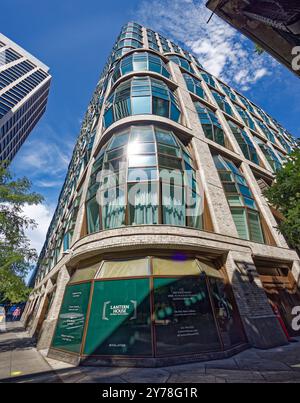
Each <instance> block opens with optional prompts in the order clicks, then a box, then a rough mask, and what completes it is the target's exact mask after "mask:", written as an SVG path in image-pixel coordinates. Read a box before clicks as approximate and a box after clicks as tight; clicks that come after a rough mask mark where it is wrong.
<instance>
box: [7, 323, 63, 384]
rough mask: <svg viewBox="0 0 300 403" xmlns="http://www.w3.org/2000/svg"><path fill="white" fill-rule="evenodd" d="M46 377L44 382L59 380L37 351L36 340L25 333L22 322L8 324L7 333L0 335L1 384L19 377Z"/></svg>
mask: <svg viewBox="0 0 300 403" xmlns="http://www.w3.org/2000/svg"><path fill="white" fill-rule="evenodd" d="M28 375H29V376H30V375H34V376H33V378H37V377H41V376H44V377H45V376H46V378H45V379H44V381H47V379H48V380H51V379H52V381H53V380H56V381H59V378H58V377H57V375H56V374H55V373H54V371H53V370H52V368H51V367H50V365H49V364H48V363H47V361H46V360H45V359H44V358H43V356H42V355H41V354H40V353H39V352H38V351H37V350H36V349H35V343H34V340H33V339H32V338H31V337H29V336H28V334H27V333H26V332H25V331H24V329H23V327H22V324H21V323H20V322H8V323H7V330H6V332H5V333H0V383H1V381H2V380H3V379H5V380H6V381H8V382H9V381H10V380H14V379H15V378H17V377H20V380H21V381H22V377H24V376H28Z"/></svg>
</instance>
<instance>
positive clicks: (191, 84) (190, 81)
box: [183, 73, 207, 99]
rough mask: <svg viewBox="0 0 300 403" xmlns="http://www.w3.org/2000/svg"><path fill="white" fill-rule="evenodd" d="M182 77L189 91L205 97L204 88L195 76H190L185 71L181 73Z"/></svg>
mask: <svg viewBox="0 0 300 403" xmlns="http://www.w3.org/2000/svg"><path fill="white" fill-rule="evenodd" d="M183 77H184V80H185V83H186V86H187V88H188V90H189V91H190V92H192V93H193V94H196V95H198V97H201V98H203V99H206V98H207V97H206V94H205V92H204V89H203V88H202V85H201V81H200V80H197V79H196V78H195V77H192V76H190V75H189V74H186V73H184V74H183Z"/></svg>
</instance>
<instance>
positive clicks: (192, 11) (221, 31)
mask: <svg viewBox="0 0 300 403" xmlns="http://www.w3.org/2000/svg"><path fill="white" fill-rule="evenodd" d="M205 3H206V0H198V1H196V0H195V1H193V0H153V1H151V2H149V1H145V0H144V1H142V2H141V4H140V7H139V9H138V12H137V20H138V21H139V22H141V23H144V24H145V25H147V26H149V27H150V28H152V29H154V30H156V31H159V32H161V33H162V34H163V35H165V36H167V37H169V38H170V39H172V40H174V41H179V42H181V43H182V44H183V45H185V46H186V47H189V48H190V49H191V50H192V51H193V53H194V54H195V55H196V56H197V57H198V58H199V62H200V63H201V64H202V65H203V66H204V68H206V69H207V70H208V71H210V72H211V73H212V74H214V75H216V76H219V77H220V78H221V79H223V80H224V81H226V82H229V83H230V84H231V85H233V86H236V87H239V89H241V90H247V89H249V87H250V85H252V84H254V83H256V82H257V81H258V80H260V79H261V78H262V77H264V76H266V75H269V74H271V70H272V72H273V71H274V68H275V66H276V65H277V63H276V62H275V61H274V60H273V59H272V58H271V57H270V56H269V55H267V54H263V55H257V54H256V53H254V45H253V43H251V42H250V41H249V40H248V39H247V38H245V37H244V36H243V35H241V34H239V32H238V31H237V30H236V29H234V28H232V27H231V26H230V25H229V24H227V23H226V22H224V21H222V20H221V19H220V18H218V17H217V16H216V15H214V16H213V18H212V19H211V20H210V22H209V23H207V21H208V19H209V17H210V15H211V11H210V10H208V9H207V8H206V6H205ZM153 10H155V13H154V12H153Z"/></svg>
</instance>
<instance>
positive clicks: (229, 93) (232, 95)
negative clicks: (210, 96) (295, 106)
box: [219, 82, 236, 101]
mask: <svg viewBox="0 0 300 403" xmlns="http://www.w3.org/2000/svg"><path fill="white" fill-rule="evenodd" d="M219 84H220V85H221V87H222V89H223V91H224V92H225V94H226V95H227V96H228V97H229V98H230V99H231V100H232V101H236V95H235V93H234V92H233V91H232V89H231V88H230V87H228V86H227V85H225V84H223V83H220V82H219Z"/></svg>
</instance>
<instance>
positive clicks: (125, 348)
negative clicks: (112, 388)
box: [52, 256, 245, 358]
mask: <svg viewBox="0 0 300 403" xmlns="http://www.w3.org/2000/svg"><path fill="white" fill-rule="evenodd" d="M95 267H97V266H95ZM98 267H99V269H98V270H88V268H87V269H84V270H87V271H88V272H89V273H94V274H92V277H91V278H90V280H88V279H86V280H85V281H84V280H81V281H80V278H81V276H78V275H77V277H76V273H77V272H78V271H82V269H78V270H77V272H75V274H74V275H73V277H72V278H74V281H73V280H71V282H70V285H68V286H67V291H66V294H65V297H64V301H63V304H62V308H61V312H60V315H59V319H58V324H57V327H56V332H55V337H54V339H53V342H52V347H53V348H54V349H59V350H63V351H70V352H73V353H77V354H80V351H83V353H82V354H83V356H99V357H109V356H110V357H124V356H129V357H145V358H146V357H165V356H166V357H167V356H173V355H177V356H188V355H193V354H197V353H201V352H209V351H222V350H226V349H228V348H231V347H233V346H237V345H239V344H241V343H244V342H245V336H244V332H243V327H242V325H241V321H240V318H239V315H238V312H237V309H236V305H235V301H234V298H233V294H232V291H231V288H230V286H229V285H228V281H227V279H226V277H225V276H224V274H223V272H222V271H221V270H218V269H217V268H216V267H215V265H214V264H213V263H211V262H204V261H201V260H198V259H192V258H182V259H179V260H178V259H176V258H170V257H156V256H153V257H147V258H140V259H138V260H137V259H135V260H130V259H129V260H121V259H120V260H115V261H104V262H101V263H100V262H99V264H98ZM95 273H96V275H95ZM115 274H117V276H116V275H115ZM75 277H76V279H77V280H75ZM118 277H122V279H119V278H118ZM76 281H77V283H76ZM79 281H80V282H79ZM82 281H83V282H82ZM91 283H93V287H91ZM91 290H93V291H92V294H91ZM89 297H90V304H89V306H87V303H88V300H89ZM78 303H80V307H77V304H78ZM74 307H77V310H76V311H74ZM86 321H87V324H86ZM85 324H86V325H87V326H86V336H85V338H83V328H84V325H85ZM74 327H76V332H74V331H73V332H72V329H74ZM154 335H155V336H154ZM71 336H73V337H71Z"/></svg>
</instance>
